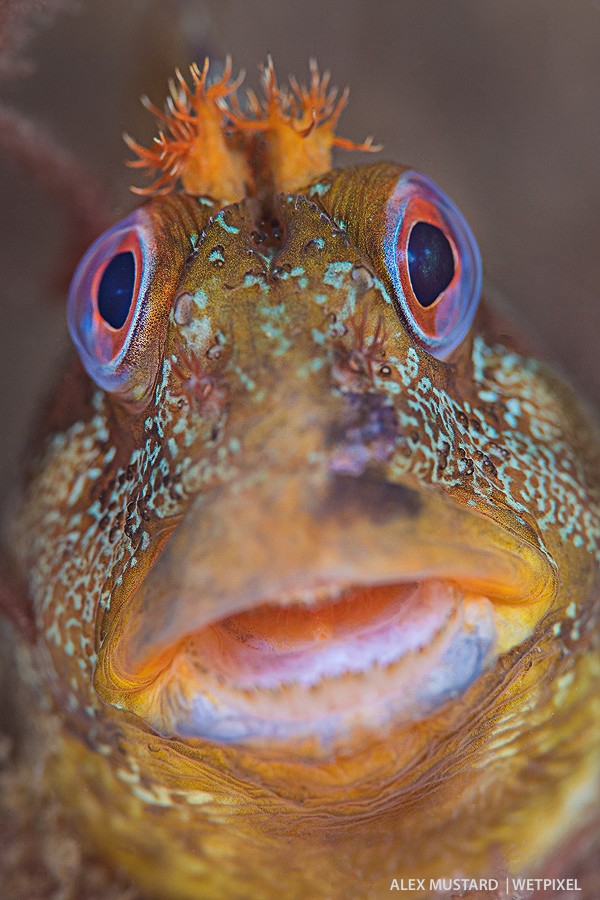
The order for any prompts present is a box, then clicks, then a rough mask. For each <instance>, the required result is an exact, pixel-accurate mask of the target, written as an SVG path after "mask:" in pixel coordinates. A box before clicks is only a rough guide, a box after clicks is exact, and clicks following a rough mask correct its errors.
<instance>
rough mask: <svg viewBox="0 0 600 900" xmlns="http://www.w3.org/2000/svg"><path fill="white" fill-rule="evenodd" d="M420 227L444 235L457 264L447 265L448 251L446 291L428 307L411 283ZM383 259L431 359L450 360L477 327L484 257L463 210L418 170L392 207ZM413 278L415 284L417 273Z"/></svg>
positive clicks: (404, 313)
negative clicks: (413, 238) (411, 250)
mask: <svg viewBox="0 0 600 900" xmlns="http://www.w3.org/2000/svg"><path fill="white" fill-rule="evenodd" d="M418 223H425V224H426V225H429V226H431V227H432V233H433V232H434V231H435V232H438V231H439V232H441V234H442V236H443V238H444V239H445V241H447V244H448V245H449V248H450V249H451V253H452V261H453V265H451V264H450V265H449V264H448V258H447V256H448V252H449V251H448V250H446V260H445V271H446V273H447V276H445V277H444V279H443V281H442V282H441V284H442V286H443V285H445V286H443V289H442V290H440V292H439V295H438V296H437V297H435V299H433V298H431V299H428V300H427V302H426V303H425V304H424V303H422V302H420V301H419V299H418V297H417V292H416V291H415V289H414V286H413V281H412V280H411V260H410V255H409V242H410V239H411V233H412V231H413V228H414V227H415V226H416V225H417V224H418ZM440 246H441V242H440ZM384 259H385V264H386V268H387V270H388V273H389V276H390V279H391V281H392V287H393V290H394V300H395V303H396V308H397V311H398V313H399V315H400V317H401V319H402V321H403V322H404V324H405V325H406V328H407V329H408V331H409V332H410V334H411V335H412V337H413V338H414V339H415V340H416V341H418V343H419V344H420V345H421V346H422V347H423V348H424V349H425V350H427V351H428V352H429V353H431V354H432V356H435V357H437V358H438V359H445V358H446V357H448V356H449V355H450V354H451V353H452V351H453V350H455V349H456V348H457V347H458V346H459V344H461V343H462V341H463V340H464V339H465V337H466V335H467V333H468V331H469V329H470V327H471V324H472V322H473V318H474V316H475V312H476V310H477V305H478V303H479V297H480V294H481V280H482V273H481V257H480V254H479V248H478V246H477V242H476V240H475V237H474V236H473V232H472V231H471V229H470V227H469V225H468V223H467V221H466V219H465V218H464V217H463V215H462V214H461V212H460V210H459V209H458V208H457V207H456V206H455V204H454V203H453V202H452V200H450V198H449V197H447V196H446V194H444V192H443V191H442V190H441V189H440V188H439V187H438V186H437V185H436V184H435V183H434V182H433V181H431V179H429V178H427V177H426V176H425V175H421V174H420V173H418V172H415V171H413V170H408V171H406V172H404V173H403V174H402V175H401V176H400V178H399V179H398V181H397V183H396V186H395V188H394V191H393V193H392V195H391V197H390V198H389V200H388V203H387V207H386V214H385V237H384ZM450 274H451V277H450V279H449V281H448V283H447V284H446V280H447V277H449V276H450ZM413 278H414V279H415V281H416V278H415V274H414V272H413Z"/></svg>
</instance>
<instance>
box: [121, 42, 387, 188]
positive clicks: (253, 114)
mask: <svg viewBox="0 0 600 900" xmlns="http://www.w3.org/2000/svg"><path fill="white" fill-rule="evenodd" d="M209 69H210V64H209V60H208V59H206V60H205V61H204V65H203V67H202V69H200V68H199V66H198V65H196V63H193V64H192V65H191V66H190V76H191V84H190V83H188V80H186V78H185V77H184V75H183V74H182V73H181V71H180V70H179V69H177V70H176V71H175V77H174V78H172V79H170V81H169V94H168V97H167V100H166V103H165V106H164V109H159V108H158V107H157V106H156V105H155V104H153V103H152V102H151V101H150V100H149V99H148V98H147V97H144V98H143V99H142V102H143V104H144V106H145V107H146V109H147V110H148V111H149V112H150V113H151V115H153V116H154V118H155V119H156V121H157V122H158V123H159V133H158V135H157V137H155V138H154V141H153V144H152V146H151V147H148V148H146V147H143V146H141V145H140V144H138V142H137V141H135V140H134V139H133V138H131V137H130V136H129V135H126V136H125V141H126V143H127V146H128V147H129V149H130V150H131V151H132V152H133V153H134V154H135V157H136V158H135V159H133V160H129V161H128V165H129V166H131V167H132V168H136V169H141V170H142V171H144V172H145V174H147V175H148V176H150V177H154V179H155V180H154V181H152V183H151V184H149V185H148V186H147V187H143V188H139V187H133V188H132V190H133V191H134V192H135V193H138V194H144V195H145V194H163V193H169V192H170V191H174V190H177V189H180V188H181V189H183V190H184V191H185V192H186V193H188V194H193V195H206V194H208V195H211V196H214V197H218V198H219V199H221V200H224V201H226V202H235V201H237V200H240V199H242V198H243V197H245V196H247V195H249V194H253V193H256V192H258V191H261V190H262V191H265V190H273V191H275V192H289V191H293V190H295V189H297V188H298V187H300V186H301V185H304V184H307V183H309V182H310V181H312V180H314V179H315V178H318V177H320V176H321V175H322V174H323V173H324V172H326V171H328V170H329V169H330V168H331V154H332V149H333V147H338V148H341V149H344V150H364V151H368V152H373V151H376V150H378V149H380V148H379V147H376V146H374V145H373V141H372V138H368V139H367V140H366V141H364V142H363V143H358V144H357V143H354V142H353V141H350V140H348V139H346V138H341V137H338V136H337V135H336V134H335V133H334V132H335V129H336V127H337V123H338V120H339V118H340V115H341V113H342V111H343V109H344V107H345V106H346V103H347V100H348V90H347V89H345V90H344V91H343V92H342V94H341V95H338V91H337V89H336V88H331V87H330V81H331V76H330V73H329V72H324V73H323V74H321V73H320V72H319V68H318V66H317V63H316V62H315V60H311V61H310V81H309V84H308V85H304V84H301V83H299V82H298V81H297V80H296V79H295V78H293V77H290V78H289V88H288V87H282V86H281V85H280V84H279V82H278V80H277V76H276V74H275V67H274V65H273V60H272V59H271V57H270V56H269V57H268V58H267V62H266V64H265V66H264V67H263V69H262V72H261V86H262V91H263V97H262V98H260V99H259V97H257V96H256V94H255V93H254V92H253V91H252V90H248V91H246V92H245V95H244V101H243V102H241V101H240V99H239V97H238V94H237V92H238V90H239V88H240V86H241V85H242V82H243V80H244V72H243V71H242V72H240V73H239V75H238V76H237V77H234V76H233V65H232V61H231V57H229V56H228V57H227V58H226V60H225V66H224V69H223V72H222V74H221V76H220V78H218V79H217V80H215V81H213V82H210V81H209Z"/></svg>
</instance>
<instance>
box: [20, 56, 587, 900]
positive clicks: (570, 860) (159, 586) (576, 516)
mask: <svg viewBox="0 0 600 900" xmlns="http://www.w3.org/2000/svg"><path fill="white" fill-rule="evenodd" d="M241 84H242V78H241V77H240V76H238V77H235V76H234V74H233V67H232V63H231V60H229V59H228V60H227V61H226V64H225V67H224V70H223V71H222V73H221V75H220V76H218V77H213V76H212V74H211V71H210V68H209V62H208V60H207V61H206V62H205V64H204V66H203V67H202V68H200V67H198V66H197V65H195V64H194V65H192V66H191V67H190V71H189V74H188V75H186V76H184V75H183V74H182V73H181V72H180V71H177V72H176V74H175V77H174V79H173V80H172V81H171V83H170V86H169V96H168V99H167V101H166V103H165V105H164V107H158V106H155V105H154V104H152V103H151V102H150V101H149V100H145V105H146V107H147V108H148V110H149V111H150V113H151V114H152V115H153V116H154V118H155V119H156V121H157V123H158V129H159V130H158V135H157V137H156V138H155V140H154V142H153V143H152V145H151V146H150V147H149V148H147V147H143V146H142V145H140V144H139V143H137V142H136V141H135V140H134V139H133V138H131V137H127V138H126V141H127V144H128V146H129V148H130V150H131V151H132V154H133V159H131V160H130V162H129V164H130V166H131V167H132V168H133V169H135V170H136V171H139V172H140V173H141V174H142V175H145V176H147V177H148V179H149V181H150V183H149V184H147V185H146V186H145V187H141V188H140V187H135V188H134V192H135V193H136V194H138V195H140V196H141V198H142V199H141V201H140V205H139V206H138V207H137V208H136V209H134V211H133V212H132V213H130V214H129V215H127V216H126V217H125V218H124V219H122V220H120V221H119V222H117V223H115V224H113V225H112V226H111V227H109V228H108V230H106V231H105V232H104V233H103V234H102V235H101V236H100V237H99V238H98V239H97V240H96V241H95V242H94V243H93V244H92V246H91V247H90V248H89V250H88V251H87V252H86V253H85V255H84V256H83V258H82V259H81V261H80V263H79V266H78V268H77V270H76V272H75V274H74V276H73V280H72V283H71V287H70V291H69V298H68V321H69V328H70V332H71V336H72V339H73V344H74V347H75V350H74V352H73V354H72V357H71V358H70V360H69V361H68V363H67V364H66V367H65V369H64V370H63V372H62V373H61V375H60V377H59V379H58V382H57V385H56V387H55V389H54V391H53V394H52V397H51V400H50V402H49V406H48V408H47V409H46V410H45V414H44V416H43V420H42V422H41V423H40V427H39V430H38V433H37V436H36V439H35V441H34V446H33V447H32V448H31V450H30V453H29V455H28V458H27V465H26V472H25V475H24V479H23V485H22V488H21V491H20V494H19V499H18V500H17V501H16V502H15V503H14V504H13V508H12V510H11V516H10V520H9V523H8V526H7V539H6V555H7V557H8V559H9V560H10V568H11V572H12V573H13V574H12V579H13V582H14V584H15V585H19V589H20V594H19V597H20V599H19V602H18V606H16V608H17V611H18V615H14V616H13V617H14V618H15V619H16V620H17V621H18V623H19V625H20V628H21V632H22V638H21V641H20V648H19V653H18V660H17V664H18V667H19V671H20V675H21V678H22V680H23V682H24V683H26V684H27V685H28V690H29V692H30V693H29V696H30V699H29V701H28V703H27V707H28V709H27V711H25V710H24V711H23V715H26V714H27V715H30V716H34V717H35V718H36V719H37V720H38V721H42V722H43V721H45V720H50V719H52V721H53V722H54V723H58V725H57V727H56V728H55V732H54V738H53V741H52V745H51V746H49V747H48V748H46V751H47V756H46V759H45V777H46V779H47V781H48V784H49V785H51V788H52V791H53V793H54V794H55V795H56V796H57V797H60V798H61V802H62V803H63V804H64V805H65V806H66V807H67V808H68V809H69V810H70V814H71V815H72V816H73V818H74V821H76V822H77V829H78V833H80V834H82V835H85V840H86V841H87V842H89V845H90V846H91V847H93V848H95V851H96V852H97V853H99V854H100V855H101V856H102V857H103V858H104V859H105V860H106V861H107V863H108V864H109V865H111V866H113V867H118V868H120V869H121V870H123V871H125V872H127V873H128V875H129V877H130V878H131V880H132V882H133V883H134V884H136V885H138V886H139V888H140V889H141V890H142V891H143V892H144V895H145V896H148V897H158V898H173V900H183V898H192V897H194V898H199V897H202V898H223V897H227V898H240V900H241V898H248V897H252V898H264V900H269V898H273V897H279V896H281V895H282V894H283V895H284V896H286V897H288V898H300V897H302V898H305V897H316V898H317V897H323V898H333V897H370V896H373V897H375V896H379V894H380V893H381V892H382V891H390V890H395V889H398V883H399V882H400V881H402V883H412V884H413V885H417V884H421V882H422V883H423V888H422V889H421V888H419V890H420V896H439V890H440V889H441V888H440V887H439V886H440V885H441V884H442V883H443V880H444V879H453V878H455V877H459V876H460V878H463V879H464V883H463V887H464V889H465V890H467V891H468V890H471V889H473V890H474V891H475V893H474V894H472V895H473V896H485V895H486V893H485V892H486V891H487V888H488V886H490V885H491V883H492V881H494V879H499V878H500V876H502V877H503V878H504V877H506V878H507V879H508V878H509V877H513V876H532V875H538V874H543V873H544V872H547V871H549V870H550V869H551V870H552V871H553V872H555V871H556V872H559V873H562V874H565V875H566V874H569V875H574V876H575V875H577V872H574V871H573V869H572V867H573V866H574V865H575V861H577V860H579V858H580V856H581V852H582V851H581V848H582V847H583V850H584V851H585V852H586V853H587V854H588V856H589V857H590V858H592V857H593V858H595V856H594V854H596V853H597V848H598V796H599V787H600V784H599V783H600V693H599V691H598V687H599V685H600V654H599V652H598V651H599V648H598V636H599V629H598V618H599V613H600V591H599V587H600V467H599V461H600V439H599V434H598V429H597V426H596V424H595V422H594V419H593V416H592V415H591V414H590V413H589V411H588V410H587V408H586V407H585V405H584V404H582V403H581V402H580V401H579V400H578V398H577V397H576V395H575V393H574V392H573V390H572V389H571V388H570V387H569V385H568V384H567V383H566V381H565V380H564V379H563V378H562V377H561V376H559V375H558V374H556V373H555V372H554V371H553V369H552V368H551V367H550V366H549V365H548V364H546V363H545V362H543V361H542V360H541V359H539V358H538V357H537V356H536V354H535V351H534V350H533V349H532V348H531V346H530V343H529V342H528V341H527V339H526V338H523V337H522V336H521V335H520V334H519V333H518V332H517V331H516V329H515V328H514V327H513V326H512V325H511V324H510V323H509V322H508V321H507V320H505V318H503V317H502V316H501V314H500V313H499V312H498V311H497V310H496V309H495V308H494V307H493V306H492V304H491V303H490V302H489V301H488V300H487V299H486V297H485V292H484V295H483V296H482V290H483V289H482V264H481V259H480V254H479V250H478V247H477V243H476V239H475V237H474V235H473V233H472V230H471V228H470V226H469V224H468V222H467V221H466V219H465V218H464V216H463V215H462V214H461V212H460V210H459V209H458V207H457V206H456V205H455V203H454V202H453V201H452V200H451V199H450V198H449V197H448V196H447V195H446V194H445V193H444V191H443V190H442V189H441V188H440V187H438V186H437V185H436V184H435V183H434V182H433V181H432V180H431V179H430V178H428V177H427V176H426V175H424V174H422V173H420V172H418V171H416V170H415V169H413V168H410V167H407V166H402V165H398V164H395V163H392V162H379V161H377V162H369V163H360V164H354V165H350V166H347V167H342V168H333V165H332V153H333V150H334V149H335V148H339V149H341V150H355V151H363V152H367V153H369V152H372V151H374V150H376V149H378V148H376V147H375V145H374V144H373V141H372V139H367V140H366V141H365V142H363V143H360V144H357V143H354V142H352V141H350V140H348V139H345V138H342V137H340V136H338V135H337V133H336V130H337V125H338V120H339V118H340V116H341V113H342V111H343V109H344V106H345V104H346V102H347V92H343V93H342V94H341V95H340V94H338V93H337V92H336V91H335V90H334V89H333V88H332V87H331V85H330V76H329V74H328V73H324V74H321V73H320V72H319V69H318V67H317V66H316V64H315V63H311V75H310V80H309V82H308V84H300V83H299V82H298V81H296V80H295V79H294V78H290V80H289V84H288V85H281V84H280V83H279V81H278V79H277V77H276V75H275V70H274V66H273V64H272V61H271V60H270V59H269V60H268V62H267V64H266V65H265V67H264V68H263V70H262V82H261V84H262V94H261V95H260V96H258V95H256V94H255V93H253V92H252V91H246V92H244V93H242V89H241ZM15 603H16V601H15ZM5 605H6V604H5ZM24 623H28V624H27V625H26V624H24ZM590 848H591V849H590ZM570 867H571V868H570ZM460 878H459V880H460ZM411 879H412V880H413V881H412V882H411ZM440 879H441V880H442V881H440ZM482 879H483V881H482ZM484 882H485V883H484ZM473 883H475V884H476V887H475V888H472V884H473ZM436 884H437V885H438V887H437V888H436V886H435V885H436ZM589 896H590V897H591V896H592V895H591V894H590V895H589Z"/></svg>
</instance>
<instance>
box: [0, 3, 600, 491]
mask: <svg viewBox="0 0 600 900" xmlns="http://www.w3.org/2000/svg"><path fill="white" fill-rule="evenodd" d="M40 5H41V4H40V3H34V2H32V0H25V2H24V3H23V4H22V8H23V9H25V7H30V8H31V9H33V10H36V9H38V8H39V7H40ZM60 5H61V6H62V7H63V8H62V9H61V11H60V12H59V13H58V14H57V15H56V17H55V18H54V21H53V22H51V23H50V22H46V23H45V24H43V26H42V23H41V22H37V20H36V15H35V14H34V16H33V22H34V24H36V29H35V32H36V33H35V34H34V35H33V37H32V39H31V40H30V41H29V43H28V45H27V48H26V56H27V57H28V59H29V62H30V63H31V65H30V67H29V71H28V72H24V73H21V75H20V76H19V77H16V74H15V73H13V74H12V76H10V77H7V78H4V79H3V80H2V82H1V83H0V96H1V100H2V102H3V103H5V104H7V105H10V106H11V107H13V108H14V109H17V110H19V111H20V112H21V113H23V114H26V115H27V116H31V117H33V118H35V119H36V120H37V121H39V122H41V123H43V124H44V125H46V126H47V127H48V128H50V129H51V130H52V131H53V132H54V134H55V135H56V136H57V137H58V138H59V139H60V141H61V142H62V143H63V144H64V145H65V146H66V147H67V148H68V149H69V150H70V151H71V152H72V153H74V154H75V155H76V156H77V157H78V158H79V160H80V161H81V162H82V163H83V164H84V165H85V166H87V167H88V168H89V170H90V171H91V172H92V173H93V174H94V176H95V177H96V178H97V179H98V181H99V183H100V184H101V186H102V193H103V196H104V198H105V201H106V203H107V205H108V207H109V210H110V214H111V215H112V216H113V217H115V218H116V217H118V216H121V215H122V214H123V213H124V212H126V211H127V210H128V208H129V207H130V206H131V205H132V204H133V203H134V202H135V199H134V197H133V196H132V195H131V194H130V193H129V192H128V190H127V185H128V184H129V183H130V181H131V180H132V176H133V175H134V173H132V172H130V171H128V170H126V169H125V167H124V166H123V164H122V163H123V159H124V158H125V157H126V155H127V153H126V150H125V147H124V145H123V142H122V137H121V134H122V132H123V131H124V130H126V131H128V132H130V133H131V134H133V135H134V136H136V137H137V138H139V139H140V140H142V141H148V140H149V139H150V138H151V136H152V134H153V126H152V122H151V119H150V116H149V115H148V114H147V113H146V112H145V111H144V110H143V109H142V107H141V106H140V104H139V99H138V98H139V95H140V94H141V93H144V92H145V93H148V94H149V95H150V97H151V98H152V99H153V100H154V101H155V102H157V103H159V104H162V100H163V98H164V94H165V82H166V79H167V78H168V76H169V75H170V74H171V73H172V70H173V68H174V66H175V65H179V66H181V67H186V66H187V65H188V63H189V62H191V61H193V60H194V59H198V60H200V61H201V60H202V57H204V55H205V54H210V55H211V56H214V57H217V58H222V57H223V56H224V54H225V53H226V52H230V53H232V55H233V59H234V63H235V65H236V67H243V68H245V69H246V70H247V72H248V77H247V82H248V83H249V84H250V85H252V86H256V84H257V64H258V63H259V62H261V61H263V60H264V59H265V56H266V54H267V53H269V52H270V53H272V54H273V56H274V59H275V63H276V68H277V71H278V74H279V76H280V78H281V79H283V78H284V77H285V76H287V75H288V74H289V73H290V72H291V73H294V74H296V75H297V76H299V77H301V78H303V77H306V76H307V73H308V59H309V58H310V57H311V56H314V57H316V58H317V60H318V61H319V63H320V65H321V66H322V67H324V68H329V69H331V71H332V74H333V81H334V83H335V84H338V85H340V86H342V87H343V86H344V85H346V84H347V85H349V86H350V90H351V97H350V104H349V106H348V109H347V111H346V112H345V113H344V116H343V118H342V124H341V133H342V134H343V135H344V136H348V137H351V138H353V139H355V140H361V139H363V138H364V137H365V136H366V135H367V134H374V136H375V138H376V140H377V141H378V142H381V143H383V144H384V148H385V149H384V152H383V154H382V155H381V158H390V159H393V160H396V161H398V162H405V163H409V164H411V165H413V166H415V167H417V168H419V169H420V170H422V171H424V172H426V173H427V174H429V175H430V176H431V177H433V178H434V179H435V180H436V181H437V182H438V183H439V184H440V185H441V186H442V187H443V188H444V189H445V190H446V191H447V192H448V193H449V194H450V195H451V196H452V198H453V199H454V200H455V201H456V202H457V204H458V205H459V207H460V208H461V209H462V211H463V212H464V214H465V215H466V216H467V218H468V220H469V221H470V223H471V225H472V226H473V229H474V231H475V233H476V235H477V236H478V239H479V242H480V246H481V251H482V256H483V260H484V267H485V271H486V274H487V277H488V278H489V280H490V282H491V283H492V284H493V285H494V286H495V287H496V288H497V289H498V290H499V291H500V293H501V294H502V295H504V296H505V297H506V299H507V301H508V303H509V304H510V305H511V306H512V308H513V310H514V311H515V313H516V316H517V318H518V319H522V320H523V321H525V322H526V323H527V325H528V328H529V331H530V333H531V334H532V335H533V336H534V337H536V338H537V340H538V342H539V343H540V344H541V345H542V347H544V348H545V352H546V353H547V355H548V357H549V358H553V359H555V360H557V361H558V363H559V364H560V366H561V367H562V368H563V370H564V371H566V372H567V373H568V375H569V377H570V378H571V380H573V381H574V382H575V383H576V384H577V386H578V387H579V388H580V389H581V391H582V392H583V393H584V394H585V395H587V397H588V398H589V399H590V400H591V401H592V402H593V403H596V404H597V403H598V401H599V400H600V367H599V366H598V344H599V341H600V289H599V282H600V252H599V251H600V165H599V160H600V49H599V48H600V2H599V0H569V2H568V3H567V2H565V0H527V3H523V2H522V0H452V2H451V3H449V2H447V0H327V2H324V0H296V2H292V0H254V2H248V0H161V2H159V0H128V2H126V3H124V2H123V0H81V2H79V3H78V4H77V3H74V2H69V0H61V3H60ZM37 25H40V26H42V27H39V28H37ZM138 183H140V182H139V181H138ZM0 222H1V224H0V228H1V242H0V243H1V247H0V254H1V259H0V272H1V280H0V289H1V291H2V297H1V301H0V310H1V322H2V327H1V329H0V342H1V348H0V367H1V370H2V375H1V378H2V381H1V386H2V390H1V392H0V403H1V407H0V421H1V422H2V429H3V440H2V444H1V447H0V453H1V461H0V488H4V489H5V488H6V486H7V485H8V484H9V483H10V480H11V473H12V472H13V471H14V469H15V465H16V463H17V460H18V456H19V448H20V447H21V446H22V444H23V441H24V439H25V435H26V432H27V428H28V425H29V423H30V422H31V419H32V417H33V415H34V412H35V408H36V404H37V405H39V404H40V402H41V401H40V397H41V396H43V392H44V389H45V386H46V385H47V383H48V382H49V380H51V378H52V374H53V372H54V371H55V370H56V368H57V364H58V362H57V361H58V358H59V357H60V355H61V353H64V349H65V347H66V345H67V337H66V328H65V322H64V292H62V291H61V290H60V289H59V290H56V289H55V288H53V287H52V286H53V285H55V286H56V284H57V280H58V281H60V278H59V276H60V275H63V276H64V274H65V272H64V266H65V241H66V233H65V229H66V222H65V214H64V209H61V203H60V202H57V201H56V198H54V199H50V198H49V197H47V196H45V195H44V194H43V192H41V191H40V189H39V186H38V185H37V184H36V183H34V182H33V181H32V179H31V178H30V177H29V176H28V175H27V174H26V173H25V172H24V170H23V168H22V166H20V165H19V163H18V162H17V161H15V160H14V159H11V158H9V157H7V156H0Z"/></svg>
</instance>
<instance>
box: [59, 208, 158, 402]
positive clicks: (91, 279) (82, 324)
mask: <svg viewBox="0 0 600 900" xmlns="http://www.w3.org/2000/svg"><path fill="white" fill-rule="evenodd" d="M127 254H131V256H132V257H133V259H132V260H131V261H130V262H131V264H132V265H133V272H132V277H131V282H130V285H129V288H128V293H130V297H129V299H128V302H129V307H128V309H127V310H126V315H124V316H122V317H121V319H120V320H119V321H118V322H117V321H116V320H115V319H113V318H112V317H111V315H110V314H107V312H106V309H103V305H102V293H103V282H104V281H105V276H106V273H107V271H108V270H109V269H110V266H111V264H114V262H115V260H117V259H118V257H123V256H125V255H127ZM155 260H156V242H155V239H154V236H153V232H152V228H151V226H150V223H149V221H148V218H147V216H146V215H145V213H144V211H143V209H139V210H136V211H135V212H134V213H132V214H131V215H130V216H128V217H127V218H126V219H124V220H123V221H122V222H119V223H117V224H116V225H114V226H113V227H112V228H109V229H108V231H106V232H104V234H102V235H101V236H100V237H99V238H98V239H97V240H96V241H95V242H94V243H93V244H92V246H91V247H90V248H89V250H88V251H87V253H86V254H85V255H84V257H83V258H82V260H81V262H80V263H79V265H78V267H77V269H76V271H75V274H74V276H73V280H72V282H71V287H70V290H69V302H68V322H69V331H70V332H71V337H72V339H73V341H74V343H75V346H76V347H77V349H78V351H79V355H80V356H81V360H82V362H83V365H84V367H85V369H86V371H87V372H88V374H89V375H91V377H92V378H93V379H94V381H95V382H96V383H97V384H99V385H100V387H103V388H104V389H105V390H108V391H124V390H126V388H127V380H128V376H129V374H130V366H129V365H128V364H127V360H126V357H127V353H128V350H129V348H130V346H131V344H132V342H133V340H134V336H135V334H136V333H137V332H139V330H140V329H142V328H143V327H144V325H145V321H146V318H147V315H148V310H147V303H146V302H145V300H146V296H147V293H148V287H149V284H150V281H151V278H152V274H153V271H154V263H155ZM104 293H106V290H105V288H104ZM111 322H112V324H111ZM115 325H118V327H115Z"/></svg>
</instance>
